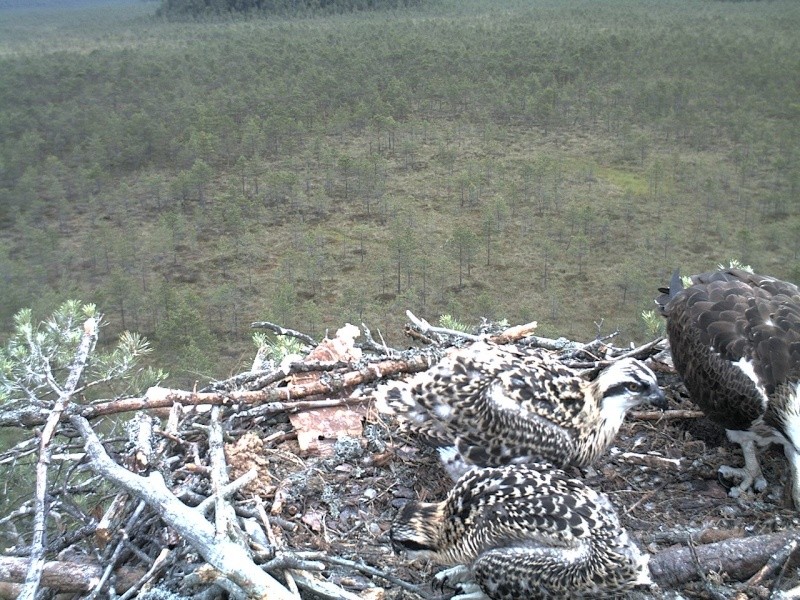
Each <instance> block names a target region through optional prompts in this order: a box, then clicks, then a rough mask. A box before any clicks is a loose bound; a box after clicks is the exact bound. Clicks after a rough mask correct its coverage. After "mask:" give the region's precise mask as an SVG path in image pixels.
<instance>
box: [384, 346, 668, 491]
mask: <svg viewBox="0 0 800 600" xmlns="http://www.w3.org/2000/svg"><path fill="white" fill-rule="evenodd" d="M376 397H377V407H378V410H379V411H381V412H384V413H389V414H396V415H398V416H399V417H401V419H403V420H404V421H405V422H406V423H407V424H408V426H409V427H410V428H411V429H412V430H415V431H416V432H417V433H419V434H420V435H421V437H423V439H425V440H426V441H428V442H430V443H432V445H434V446H439V447H440V454H441V457H442V462H443V463H444V466H445V468H446V469H447V471H448V472H449V473H450V476H451V477H452V478H453V479H454V480H455V479H458V477H459V476H461V475H462V474H463V473H464V472H465V471H466V470H468V469H469V468H471V467H472V466H474V465H477V466H482V467H486V466H501V465H505V464H516V463H525V462H531V461H547V462H550V463H553V464H554V465H556V466H557V467H564V466H567V465H576V466H584V465H588V464H590V463H591V462H593V461H594V460H595V459H596V458H597V457H598V456H599V455H600V454H601V453H603V452H604V451H605V450H606V448H608V446H609V444H610V443H611V441H612V440H613V439H614V436H616V434H617V432H618V431H619V428H620V425H621V424H622V420H623V419H624V417H625V413H626V412H627V411H628V409H630V408H632V407H634V406H637V405H638V404H641V403H642V402H650V403H652V404H655V405H658V406H661V407H664V406H665V400H664V393H663V392H662V391H661V389H660V388H659V387H658V382H657V381H656V376H655V374H653V372H652V371H651V370H650V369H649V368H648V367H646V366H645V365H644V364H643V363H641V362H639V361H638V360H634V359H630V358H629V359H623V360H620V361H617V362H615V363H613V364H612V365H611V366H609V367H607V368H606V369H605V370H604V371H603V372H601V373H600V375H598V376H597V378H595V380H594V381H588V380H586V379H584V378H583V377H581V376H580V375H579V374H578V373H577V372H576V371H574V370H572V369H570V368H569V367H567V366H565V365H564V364H562V363H561V362H560V361H559V360H558V359H557V358H556V357H555V356H553V355H552V354H551V353H550V352H547V351H545V350H542V349H529V348H520V347H517V346H511V345H496V344H491V343H488V342H483V341H481V342H475V343H474V344H471V345H470V346H467V347H465V348H458V349H455V350H453V351H452V352H451V353H450V354H449V355H448V356H446V357H445V358H444V359H443V360H441V361H440V362H439V363H438V364H436V365H435V366H434V367H432V368H431V369H429V370H428V371H425V372H423V373H419V374H417V375H415V376H414V377H412V378H411V379H409V380H407V381H392V382H390V383H388V384H386V385H384V386H381V387H380V388H379V389H378V390H377V392H376Z"/></svg>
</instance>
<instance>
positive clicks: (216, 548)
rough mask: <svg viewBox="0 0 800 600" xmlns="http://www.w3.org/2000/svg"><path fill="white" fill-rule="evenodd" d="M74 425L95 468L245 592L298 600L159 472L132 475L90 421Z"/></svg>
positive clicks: (74, 421)
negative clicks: (110, 452) (219, 535)
mask: <svg viewBox="0 0 800 600" xmlns="http://www.w3.org/2000/svg"><path fill="white" fill-rule="evenodd" d="M70 423H71V424H72V425H73V427H75V429H77V430H78V432H79V433H80V435H81V436H82V437H83V439H84V443H85V448H86V452H87V453H88V454H89V457H90V460H91V463H90V464H91V467H92V469H93V470H94V471H95V472H97V473H98V474H100V475H102V476H103V477H104V478H105V479H106V480H108V481H109V482H111V483H112V484H114V485H116V486H119V487H120V488H122V489H124V490H126V491H127V492H128V493H130V494H131V495H133V496H135V497H136V498H139V499H141V500H144V501H145V502H146V503H147V504H148V505H150V506H151V507H152V508H153V509H154V510H155V511H157V512H158V514H159V516H160V517H161V519H162V520H163V521H164V522H165V523H167V524H168V525H169V526H170V527H172V528H173V529H175V531H177V532H178V534H179V535H180V536H181V537H182V538H184V539H185V540H186V541H187V542H188V543H189V544H191V545H192V547H193V548H194V549H195V550H196V551H197V552H198V553H199V554H200V555H201V556H202V557H203V558H204V559H205V560H206V561H207V562H208V563H209V564H210V565H211V566H212V567H214V569H216V570H217V571H218V572H219V573H221V575H222V576H224V577H225V578H226V579H228V580H230V581H231V582H233V583H234V584H236V586H237V587H239V588H240V589H242V590H244V592H245V593H246V594H247V596H248V597H252V598H264V597H268V598H271V599H272V598H274V599H275V600H294V597H293V596H292V595H291V594H290V593H289V592H288V590H287V589H286V588H285V587H283V586H282V585H281V584H280V583H278V581H276V580H275V579H274V578H273V577H271V576H270V575H268V574H267V573H264V571H262V570H261V569H260V568H259V567H258V566H257V565H256V564H255V563H254V562H253V561H252V559H251V558H250V556H248V554H247V552H245V550H244V549H243V548H242V547H241V546H239V545H238V544H235V543H233V542H231V541H229V540H228V539H226V538H224V537H223V538H217V537H216V535H215V533H216V532H215V528H214V526H213V525H212V524H211V523H209V522H208V521H207V520H206V519H205V518H203V516H202V515H201V514H200V513H199V512H198V511H196V510H195V509H193V508H190V507H188V506H186V505H185V504H183V503H182V502H181V501H180V500H178V499H177V498H176V497H175V496H174V495H173V494H172V493H171V492H170V491H169V489H168V488H167V486H166V484H165V483H164V479H163V477H162V476H161V474H160V473H159V472H157V471H154V472H152V473H151V474H150V475H149V476H147V477H141V476H139V475H136V474H134V473H131V472H130V471H128V470H127V469H125V468H124V467H122V466H120V465H118V464H117V463H115V462H114V461H113V460H112V459H111V457H109V456H108V454H107V453H106V451H105V448H104V447H103V444H102V443H101V442H100V438H98V437H97V434H96V433H95V432H94V431H93V430H92V428H91V426H90V424H89V422H88V421H87V420H86V419H84V418H83V417H81V416H78V415H73V416H71V417H70Z"/></svg>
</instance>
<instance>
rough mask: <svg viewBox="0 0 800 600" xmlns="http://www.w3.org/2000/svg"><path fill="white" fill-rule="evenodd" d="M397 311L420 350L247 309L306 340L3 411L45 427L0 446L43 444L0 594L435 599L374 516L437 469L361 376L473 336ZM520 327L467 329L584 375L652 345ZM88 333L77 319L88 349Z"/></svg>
mask: <svg viewBox="0 0 800 600" xmlns="http://www.w3.org/2000/svg"><path fill="white" fill-rule="evenodd" d="M409 319H410V321H411V324H410V325H409V326H408V328H407V333H408V335H409V336H410V337H412V338H413V339H414V340H415V341H417V342H418V343H420V344H423V345H424V347H423V348H420V349H416V350H409V351H399V350H396V349H392V348H388V347H387V346H386V345H385V344H383V343H379V342H376V341H375V340H374V339H373V338H372V335H371V332H370V331H369V329H367V328H366V327H362V329H361V331H360V333H361V336H362V339H363V341H362V343H360V344H353V343H352V340H353V338H354V337H355V335H356V334H355V333H353V332H352V330H350V331H349V333H347V334H346V335H344V334H343V335H341V336H337V337H336V338H334V339H333V340H323V342H321V343H319V344H318V343H316V342H315V341H314V340H312V339H311V338H309V337H308V336H306V335H304V334H302V333H300V332H295V331H291V330H286V329H284V328H281V327H279V326H277V325H274V324H271V323H256V324H253V326H254V327H261V328H267V329H270V330H272V331H273V332H276V333H279V334H281V335H289V336H292V337H295V338H297V339H299V340H301V341H302V342H303V343H304V344H306V345H307V346H309V347H310V348H314V350H313V351H312V352H311V353H310V354H308V355H307V356H305V357H297V359H296V360H289V361H285V362H284V363H282V364H281V365H277V366H276V365H272V364H267V363H265V364H256V365H254V368H253V369H252V370H251V371H249V372H247V373H242V374H239V375H237V376H235V377H232V378H230V379H228V380H225V381H221V382H216V383H213V384H211V385H209V386H208V387H206V388H203V389H202V390H199V391H184V390H171V389H164V388H151V389H150V390H148V392H147V393H146V394H145V395H144V396H142V397H137V398H119V399H109V400H107V401H104V402H97V403H94V404H91V405H79V404H76V403H74V401H73V400H72V399H71V398H70V397H69V396H70V390H64V397H63V401H60V404H59V405H58V406H56V407H54V408H53V409H52V410H50V409H48V408H46V407H37V406H34V405H31V406H29V407H23V408H19V407H17V408H15V409H14V410H13V411H6V412H5V413H0V426H2V425H4V424H6V425H7V424H8V423H9V422H12V421H13V422H15V423H16V424H17V425H19V424H22V425H24V426H26V427H29V428H32V427H37V426H41V425H44V426H45V429H44V433H43V434H42V435H41V436H40V438H39V440H38V441H37V440H28V441H25V442H22V443H20V444H18V445H17V446H15V447H14V448H13V449H11V450H9V451H7V452H5V453H3V454H2V455H0V464H6V465H8V464H12V463H15V462H18V463H22V462H24V460H25V457H26V456H32V455H34V454H37V453H38V457H39V460H38V463H37V470H38V475H37V491H36V494H35V495H34V496H33V498H31V499H29V500H25V501H22V502H19V503H18V506H16V508H15V510H13V512H11V513H10V514H8V515H6V516H4V517H3V518H1V519H0V531H2V532H3V533H2V535H3V536H4V537H3V540H4V541H6V542H7V543H10V544H11V547H10V548H8V549H7V550H6V551H5V553H4V556H2V557H0V597H4V594H5V595H6V596H7V597H13V596H14V595H16V594H20V597H30V598H33V597H35V596H36V591H37V589H39V590H40V589H41V588H48V589H51V590H58V591H61V592H65V591H68V592H74V593H76V594H77V595H78V596H80V597H86V598H96V597H109V598H119V599H126V600H127V599H129V598H134V597H140V598H142V597H144V598H147V597H150V598H170V597H175V596H173V595H172V594H178V595H180V596H191V597H194V598H201V599H209V600H210V599H212V598H225V597H228V598H270V599H273V598H274V599H276V600H284V599H289V598H294V599H297V598H303V597H311V596H312V595H313V597H321V598H331V599H350V600H354V599H356V598H362V599H363V598H372V599H381V598H400V597H409V596H408V594H409V593H412V594H416V596H418V597H422V598H434V597H437V595H436V594H433V593H432V592H431V591H430V589H429V588H428V587H427V586H424V585H420V584H418V583H414V582H409V581H408V580H409V579H413V580H414V581H420V579H421V577H420V575H419V574H418V573H410V574H409V572H408V571H407V570H405V566H404V565H403V563H402V561H399V562H398V560H397V559H396V557H394V556H392V554H391V550H390V547H389V544H388V540H387V536H386V532H387V530H388V527H389V524H390V522H391V518H392V516H393V514H394V511H395V510H396V508H397V506H398V505H399V504H402V502H405V501H406V500H408V499H410V498H415V497H418V496H419V495H420V494H425V493H427V494H429V495H430V496H436V495H437V494H438V495H439V497H441V496H442V495H443V493H444V492H445V491H446V489H447V486H448V485H449V482H448V480H447V479H446V477H445V476H444V474H443V473H442V472H441V471H440V470H439V469H438V465H436V463H435V462H433V461H431V460H427V462H426V459H425V458H424V452H423V451H421V450H419V449H418V448H416V447H415V446H414V445H413V444H409V443H406V441H405V440H402V439H397V438H396V437H395V436H394V435H393V433H392V431H391V429H390V428H389V427H388V426H387V424H385V423H384V422H382V421H381V420H380V418H379V417H378V416H377V415H376V414H374V413H373V412H372V411H370V409H369V400H370V389H371V387H372V386H374V385H375V384H376V383H377V382H379V381H381V380H382V379H384V378H386V377H389V376H392V377H394V376H402V375H404V374H409V373H414V372H418V371H421V370H425V369H427V368H429V367H430V366H431V365H432V364H434V363H435V362H436V361H437V360H438V359H439V358H440V357H441V356H442V354H443V352H444V351H445V349H446V348H447V347H448V346H451V345H459V344H465V343H471V341H472V340H473V338H474V336H472V335H469V334H464V333H461V332H457V331H451V330H446V329H442V328H437V327H432V326H431V325H430V324H428V323H427V322H425V321H423V320H421V319H418V318H416V317H415V316H414V315H411V314H410V313H409ZM351 327H352V326H351ZM534 328H535V324H529V325H526V326H520V327H514V328H510V329H505V330H502V331H497V330H494V329H493V328H492V327H491V325H489V324H486V326H485V327H484V328H483V331H481V332H480V333H479V335H480V336H485V337H488V338H489V339H492V340H493V341H496V342H498V343H519V344H526V345H536V346H543V347H545V348H549V349H552V350H553V351H558V352H559V353H560V356H561V357H562V359H563V360H564V362H565V363H567V364H569V365H570V366H573V367H575V368H580V369H586V374H587V376H591V375H592V373H594V372H596V371H597V370H599V369H600V368H602V367H604V366H605V365H607V364H608V362H609V361H612V360H615V359H617V358H620V357H621V356H636V357H638V358H641V359H647V358H649V357H653V356H654V355H656V354H657V353H658V352H660V351H661V350H663V343H661V342H660V341H659V340H656V341H654V342H651V343H650V344H646V345H645V346H641V347H639V348H636V349H633V350H628V351H623V350H622V349H619V348H614V347H613V346H611V345H610V344H609V340H610V338H605V339H603V340H595V341H593V342H590V343H588V344H579V343H575V342H571V341H569V340H564V339H559V340H552V339H548V338H539V337H537V336H534V335H532V332H533V329H534ZM612 337H613V336H612ZM95 340H96V332H95V331H90V330H89V329H87V332H86V334H85V339H84V344H86V345H87V346H86V347H87V348H89V349H90V348H91V347H93V344H94V341H95ZM81 348H83V346H81ZM87 356H88V353H87ZM81 360H84V361H85V360H86V358H85V357H84V358H83V359H80V356H79V357H78V358H76V361H75V363H74V364H75V365H76V367H75V368H76V369H79V365H80V364H81ZM257 362H260V361H257ZM76 376H77V377H79V376H80V373H79V372H77V375H76ZM130 413H134V417H133V418H131V419H129V420H128V421H127V422H126V423H125V427H124V429H125V435H124V436H123V435H119V434H118V432H119V430H120V429H121V423H122V421H120V420H118V419H117V420H115V421H114V425H113V427H112V430H111V432H110V433H109V432H107V433H106V435H105V437H104V438H103V439H101V437H100V436H99V435H98V432H97V430H99V429H100V426H99V424H100V423H101V422H102V421H101V418H103V417H106V418H107V417H108V416H109V415H123V414H126V415H130ZM676 413H677V411H676ZM667 416H668V417H669V413H667ZM697 416H698V415H697V414H696V413H694V414H693V413H692V412H691V411H681V414H677V415H673V417H674V418H678V419H691V418H695V417H697ZM641 417H642V418H644V419H653V418H658V417H657V415H653V414H649V413H644V414H642V415H641ZM93 423H94V425H93ZM104 427H107V426H104ZM343 431H344V432H346V435H343V434H342V432H343ZM51 432H52V433H53V434H54V435H51ZM115 434H117V435H115ZM628 455H629V456H626V457H625V459H626V460H634V461H636V460H639V461H641V462H647V461H648V460H649V461H650V462H651V463H653V462H655V463H658V460H659V459H657V458H654V457H651V456H649V455H636V453H628ZM642 457H644V458H642ZM663 460H666V459H663ZM43 472H44V473H45V474H46V476H45V475H43V474H42V473H43ZM420 482H422V485H420ZM31 522H33V523H34V534H33V536H31V534H30V533H28V532H29V530H30V523H31ZM45 525H46V526H45ZM20 532H21V533H20ZM792 535H793V534H792V533H791V532H790V533H789V534H786V533H784V534H773V536H772V538H770V539H769V540H766V539H763V540H760V541H758V542H757V541H754V540H752V539H751V540H749V542H750V543H749V546H748V549H747V550H741V551H740V552H739V559H740V563H737V566H736V568H737V569H739V570H741V572H742V573H744V572H749V575H752V574H754V573H755V572H756V571H757V570H758V569H759V568H760V567H761V566H762V565H764V563H765V562H766V559H764V560H763V561H761V562H759V559H758V557H755V558H754V557H753V548H756V547H757V546H758V545H759V543H762V542H763V544H762V545H763V546H764V547H763V548H762V550H760V552H761V554H763V553H764V552H767V553H768V555H769V554H774V553H776V552H778V550H780V549H784V550H783V551H784V554H785V556H784V558H783V560H782V562H780V563H779V564H778V565H777V566H776V567H774V569H775V570H778V571H780V572H783V570H785V569H786V566H785V565H786V564H787V560H788V558H789V555H791V554H792V553H794V550H795V547H796V544H795V545H794V546H791V548H790V547H789V546H788V545H787V543H788V541H789V540H791V539H792ZM730 542H731V541H730V540H727V541H724V542H720V543H730ZM787 548H788V550H786V549H787ZM678 550H680V549H678ZM701 550H702V551H701V552H692V553H690V556H688V557H685V556H682V555H681V556H679V555H678V554H677V553H672V554H670V553H669V552H663V553H661V554H659V555H657V556H656V557H654V561H653V564H654V575H655V576H656V578H657V579H658V580H659V581H660V582H663V583H664V584H665V585H666V586H667V587H677V586H679V585H680V584H681V583H683V582H685V581H687V580H689V579H692V578H697V576H698V574H699V573H703V572H706V571H707V570H709V569H711V568H714V569H717V568H721V569H725V568H726V564H724V563H719V564H718V563H717V562H714V561H718V560H719V559H720V557H719V552H715V551H714V549H713V548H711V546H710V545H709V546H708V547H706V548H702V549H701ZM787 552H788V553H787ZM759 556H761V555H760V554H759ZM742 561H743V562H748V561H749V563H752V565H751V567H752V568H750V567H747V568H745V567H743V566H742V564H741V563H742ZM712 563H713V565H714V566H713V567H712V566H708V565H712ZM687 565H688V567H687ZM748 569H749V571H748ZM403 573H405V574H403ZM749 575H746V576H749ZM764 577H766V575H762V576H761V577H760V579H758V583H759V584H760V583H761V582H762V580H763V579H764ZM423 578H424V575H423ZM23 582H24V583H23ZM37 597H38V596H37Z"/></svg>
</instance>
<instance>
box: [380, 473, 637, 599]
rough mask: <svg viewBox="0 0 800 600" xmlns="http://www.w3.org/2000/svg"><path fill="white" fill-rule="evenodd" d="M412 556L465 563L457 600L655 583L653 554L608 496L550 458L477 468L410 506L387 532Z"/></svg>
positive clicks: (597, 593)
mask: <svg viewBox="0 0 800 600" xmlns="http://www.w3.org/2000/svg"><path fill="white" fill-rule="evenodd" d="M390 535H391V539H392V545H393V547H394V548H395V550H396V551H398V552H402V553H405V554H406V555H407V556H408V557H409V558H425V559H431V560H433V561H435V562H437V563H440V564H446V565H459V566H457V567H455V568H453V569H448V570H445V571H443V572H441V573H439V574H437V575H436V583H438V584H440V585H442V586H444V585H447V586H451V587H453V586H454V584H455V587H456V588H457V589H460V592H461V594H460V595H457V596H455V597H454V598H455V599H459V600H478V599H480V598H487V597H488V598H491V599H492V600H519V599H520V598H527V599H536V598H589V597H591V598H598V597H606V596H610V595H613V594H618V593H621V592H624V591H626V590H630V589H632V588H633V587H634V586H636V585H648V584H650V583H651V580H650V573H649V570H648V568H647V562H648V559H649V556H648V555H646V554H643V553H642V552H641V551H640V550H639V548H638V547H637V546H636V545H634V544H633V542H631V540H630V539H629V538H628V534H627V533H626V532H625V530H624V529H623V528H622V527H621V526H620V523H619V518H618V517H617V514H616V512H615V510H614V508H613V506H612V505H611V503H610V502H609V501H608V499H607V498H606V497H605V496H604V495H603V494H599V493H597V492H595V491H594V490H593V489H591V488H589V487H587V486H586V485H584V484H583V483H582V482H581V481H580V480H578V479H572V478H569V477H567V475H566V474H565V473H563V472H562V471H560V470H557V469H554V468H553V467H552V466H550V465H547V464H543V463H541V464H531V465H509V466H506V467H499V468H484V469H472V470H471V471H469V472H468V473H467V474H466V475H464V476H463V477H462V478H461V479H460V480H459V481H458V482H457V483H456V485H455V487H453V489H452V490H451V491H450V493H449V494H448V496H447V498H446V499H445V500H444V501H443V502H439V503H435V504H431V503H409V504H407V505H405V506H404V507H403V508H402V509H401V510H400V512H399V513H398V515H397V517H396V519H395V521H394V524H393V525H392V529H391V532H390Z"/></svg>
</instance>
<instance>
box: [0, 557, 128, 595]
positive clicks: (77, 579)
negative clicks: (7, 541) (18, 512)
mask: <svg viewBox="0 0 800 600" xmlns="http://www.w3.org/2000/svg"><path fill="white" fill-rule="evenodd" d="M27 571H28V559H26V558H17V557H13V556H0V581H3V582H11V583H21V582H22V581H24V580H25V574H26V573H27ZM143 574H144V570H143V569H137V568H130V567H121V568H119V569H117V570H116V571H115V575H116V586H117V591H124V590H127V589H128V588H129V587H131V586H132V585H133V584H134V583H135V582H136V581H137V580H138V579H139V578H140V577H141V576H142V575H143ZM102 575H103V567H102V566H101V565H96V564H86V563H77V562H65V561H48V562H45V563H44V567H43V568H42V577H41V580H40V581H41V584H42V585H43V586H45V587H48V588H53V589H57V590H60V591H63V592H88V591H89V590H91V589H92V588H93V587H94V586H95V585H96V584H97V582H98V581H99V580H100V577H102Z"/></svg>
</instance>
